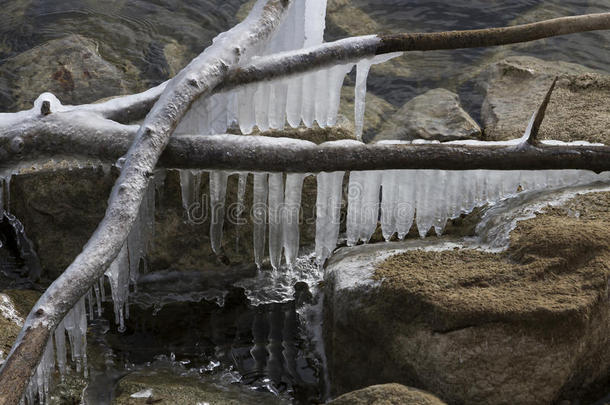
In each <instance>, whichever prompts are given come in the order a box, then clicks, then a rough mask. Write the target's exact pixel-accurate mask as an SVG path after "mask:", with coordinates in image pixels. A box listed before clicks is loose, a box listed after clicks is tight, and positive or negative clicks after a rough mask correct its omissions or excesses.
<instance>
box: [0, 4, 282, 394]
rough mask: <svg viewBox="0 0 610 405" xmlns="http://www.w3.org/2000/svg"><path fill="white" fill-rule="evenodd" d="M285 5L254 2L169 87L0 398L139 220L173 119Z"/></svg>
mask: <svg viewBox="0 0 610 405" xmlns="http://www.w3.org/2000/svg"><path fill="white" fill-rule="evenodd" d="M289 5H290V1H289V0H268V1H265V2H262V1H261V2H259V3H257V5H255V7H254V9H253V11H252V12H251V13H250V15H249V17H248V18H247V19H246V20H245V21H244V22H242V23H241V24H239V25H237V26H236V27H234V28H233V29H231V30H230V31H227V32H226V33H223V34H221V35H219V36H218V37H217V38H216V39H215V41H214V43H213V45H212V46H210V47H209V48H208V49H206V50H205V51H204V52H203V53H202V54H201V55H199V56H198V57H197V58H195V59H194V60H193V61H192V62H191V63H190V64H189V65H188V66H187V67H186V68H184V69H183V70H182V71H181V72H180V73H179V74H178V75H177V76H176V77H175V78H173V79H172V80H171V81H170V82H169V83H168V84H167V85H166V87H165V89H164V90H163V93H162V94H161V96H160V98H159V100H158V101H157V102H156V103H155V104H154V106H153V107H152V109H151V110H150V112H149V113H148V115H147V116H146V118H145V120H144V122H143V124H142V125H141V127H140V128H139V129H138V131H137V133H136V136H135V139H134V141H133V143H132V144H131V147H130V148H129V151H128V152H127V155H126V159H125V163H124V165H123V168H122V170H121V174H120V176H119V178H118V179H117V181H116V183H115V185H114V187H113V190H112V193H111V195H110V198H109V201H108V208H107V211H106V215H105V217H104V219H103V220H102V222H101V223H100V224H99V226H98V228H97V230H96V231H95V233H94V234H93V236H92V237H91V239H90V240H89V241H88V242H87V244H86V246H85V247H84V249H83V251H82V252H81V253H80V254H79V255H78V256H77V258H76V259H75V260H74V262H73V263H72V264H71V265H70V266H69V267H68V268H67V269H66V271H65V272H64V273H63V274H62V275H61V276H60V277H59V278H58V279H57V280H55V282H53V284H51V286H50V287H49V288H48V289H47V291H46V292H45V293H44V294H43V296H42V297H41V298H40V300H38V302H37V303H36V304H35V305H34V308H33V309H32V311H31V312H30V314H29V315H28V318H27V320H26V322H25V325H24V327H23V329H22V331H21V333H20V335H19V337H18V339H17V342H16V343H15V345H14V346H13V349H12V350H11V353H10V354H9V356H8V358H7V360H6V362H5V363H4V365H3V367H2V369H1V370H0V404H2V405H7V404H14V405H16V404H18V403H19V401H20V400H21V397H22V395H23V392H24V390H25V388H26V385H27V384H28V382H29V380H30V378H31V376H32V375H33V373H34V370H35V369H36V367H37V365H38V363H39V361H40V359H41V357H42V354H43V351H44V349H45V348H46V346H47V344H46V343H47V340H48V339H49V337H50V336H51V333H52V332H53V330H54V329H55V328H56V327H57V325H58V324H59V323H60V322H61V320H62V319H63V318H64V316H65V315H66V314H67V313H68V311H69V310H70V309H71V308H72V307H73V306H74V305H75V304H76V303H77V302H78V301H79V300H80V299H81V297H83V296H84V295H85V294H86V293H87V291H88V290H89V289H90V288H91V287H92V285H93V284H94V283H95V282H96V281H97V280H98V279H99V277H100V276H102V275H103V274H104V272H105V271H106V269H107V268H108V267H109V265H110V264H111V262H112V261H113V260H114V258H115V257H116V256H117V254H118V253H119V251H120V250H121V247H122V246H123V244H124V242H125V240H126V238H127V236H128V234H129V231H130V229H131V227H132V225H133V223H134V221H135V220H136V218H137V215H138V210H139V207H140V202H141V201H142V198H143V196H144V193H145V192H146V188H147V185H148V180H149V177H150V174H151V173H152V171H153V170H154V168H155V165H156V163H157V160H158V159H159V156H160V155H161V153H162V152H163V150H164V149H165V146H166V145H167V143H168V141H169V138H170V136H171V134H172V132H173V130H174V129H175V128H176V125H177V123H178V121H179V120H180V119H181V118H182V117H183V116H184V114H185V113H186V111H187V110H188V109H189V107H190V105H191V104H192V103H193V102H194V101H195V100H196V99H197V98H199V97H202V96H203V97H205V96H208V95H209V94H210V93H211V92H212V90H213V89H214V88H215V87H216V86H218V85H219V84H220V83H222V82H223V81H224V80H225V79H226V76H227V73H228V72H229V70H230V68H231V67H232V66H234V65H236V64H237V63H239V62H240V59H241V57H242V55H244V54H245V53H246V52H247V51H249V50H250V48H251V47H255V46H257V45H258V44H260V43H261V42H262V41H264V40H266V39H267V38H268V37H269V36H270V35H271V33H272V32H273V31H274V30H275V28H276V27H277V26H278V25H279V23H280V21H281V20H282V17H283V15H284V14H285V11H286V9H287V8H288V7H289ZM51 110H52V106H51ZM39 111H40V110H39ZM52 115H53V113H51V114H48V115H45V117H47V116H52ZM16 139H18V137H17V138H13V141H12V143H13V145H12V147H13V149H14V150H19V149H20V148H21V147H22V146H23V145H22V144H21V142H20V141H18V140H17V141H15V140H16Z"/></svg>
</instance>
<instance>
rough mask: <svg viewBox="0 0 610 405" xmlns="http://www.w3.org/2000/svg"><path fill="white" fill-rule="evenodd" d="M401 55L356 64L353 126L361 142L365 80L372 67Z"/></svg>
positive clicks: (382, 56) (383, 56)
mask: <svg viewBox="0 0 610 405" xmlns="http://www.w3.org/2000/svg"><path fill="white" fill-rule="evenodd" d="M400 55H402V52H395V53H389V54H385V55H379V56H376V57H374V58H367V59H362V60H361V61H359V62H358V63H357V64H356V87H355V89H354V126H355V135H356V138H357V139H358V140H362V130H363V128H364V110H365V104H366V79H367V77H368V75H369V71H370V69H371V66H372V65H375V64H378V63H383V62H387V61H388V60H390V59H392V58H395V57H397V56H400Z"/></svg>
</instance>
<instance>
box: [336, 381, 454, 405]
mask: <svg viewBox="0 0 610 405" xmlns="http://www.w3.org/2000/svg"><path fill="white" fill-rule="evenodd" d="M328 404H332V405H405V404H409V405H443V404H444V402H443V401H441V400H440V399H438V398H437V397H435V396H434V395H432V394H428V393H427V392H424V391H420V390H418V389H415V388H410V387H405V386H404V385H400V384H382V385H373V386H370V387H366V388H363V389H361V390H357V391H353V392H349V393H347V394H343V395H341V396H340V397H338V398H336V399H334V400H332V401H330V402H328Z"/></svg>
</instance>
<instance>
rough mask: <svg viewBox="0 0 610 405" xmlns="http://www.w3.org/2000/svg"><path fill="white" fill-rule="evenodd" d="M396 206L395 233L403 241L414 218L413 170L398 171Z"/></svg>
mask: <svg viewBox="0 0 610 405" xmlns="http://www.w3.org/2000/svg"><path fill="white" fill-rule="evenodd" d="M397 176H398V177H399V179H400V181H399V185H398V206H397V207H396V232H398V238H399V239H400V240H403V239H404V238H405V236H406V235H407V234H408V233H409V230H410V229H411V225H413V218H414V216H415V184H416V176H415V171H414V170H399V171H398V174H397Z"/></svg>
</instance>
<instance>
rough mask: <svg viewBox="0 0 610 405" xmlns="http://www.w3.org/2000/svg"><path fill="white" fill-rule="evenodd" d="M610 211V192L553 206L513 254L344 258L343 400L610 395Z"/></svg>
mask: <svg viewBox="0 0 610 405" xmlns="http://www.w3.org/2000/svg"><path fill="white" fill-rule="evenodd" d="M609 206H610V193H608V192H605V193H595V194H587V195H582V196H578V197H576V198H573V199H571V200H569V201H567V202H565V203H564V204H563V205H562V206H559V207H552V208H551V207H549V208H547V209H546V210H545V211H544V213H543V214H539V215H538V216H536V217H535V218H532V219H529V220H524V221H521V222H519V223H518V225H517V227H516V229H514V230H513V231H512V233H511V234H510V246H509V248H508V250H506V251H505V252H502V253H490V252H485V251H480V250H471V249H452V250H444V251H431V250H406V251H405V250H400V249H393V248H392V245H386V246H382V247H375V246H359V247H356V248H346V249H343V250H342V251H341V250H340V251H339V253H338V254H336V257H335V258H334V259H331V262H330V263H329V265H328V267H327V280H326V284H325V285H326V297H327V298H326V302H325V325H324V328H325V339H326V352H327V356H328V359H329V372H330V377H331V381H332V382H333V387H334V390H335V392H336V393H342V392H347V391H351V390H354V389H358V388H361V387H365V386H368V385H371V384H379V383H386V382H399V383H402V384H405V385H409V386H414V387H418V388H421V389H425V390H427V391H429V392H431V393H434V394H435V395H438V396H439V397H440V398H442V399H443V400H445V401H447V402H448V403H451V404H461V403H470V404H505V403H519V404H548V403H552V402H554V401H558V400H565V399H568V400H572V399H581V400H582V399H583V395H586V393H587V392H590V391H594V389H593V388H594V387H596V386H600V387H604V386H605V387H607V382H608V379H609V378H610V352H608V350H607V347H608V344H609V343H610V342H609V337H610V297H609V294H608V277H609V276H610V267H609V266H608V263H610V246H608V240H610V231H609V230H610V211H609V210H608V207H609ZM420 243H422V244H423V243H424V242H420ZM422 246H423V245H422ZM346 365H349V367H346ZM597 384H599V385H597Z"/></svg>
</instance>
